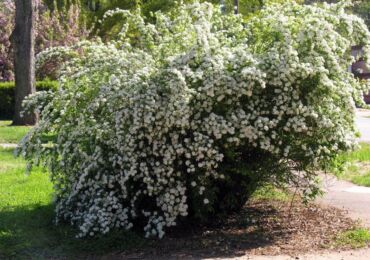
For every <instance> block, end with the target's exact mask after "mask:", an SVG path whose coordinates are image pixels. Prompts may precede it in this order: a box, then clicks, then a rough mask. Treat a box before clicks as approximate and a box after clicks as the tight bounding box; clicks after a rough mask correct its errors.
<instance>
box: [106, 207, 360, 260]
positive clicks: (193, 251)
mask: <svg viewBox="0 0 370 260" xmlns="http://www.w3.org/2000/svg"><path fill="white" fill-rule="evenodd" d="M356 225H357V223H356V222H355V221H353V220H351V219H350V218H348V217H347V216H346V213H345V212H344V211H342V210H339V209H336V208H332V207H325V206H321V205H317V204H309V205H304V204H302V203H301V202H300V201H299V200H295V201H294V203H291V202H290V201H271V200H253V201H250V202H249V203H248V204H247V205H246V206H245V207H244V209H243V211H242V212H241V213H239V214H234V215H232V216H230V217H228V218H227V219H220V220H218V221H217V222H215V223H213V224H212V225H210V226H207V227H205V226H196V225H191V226H187V227H184V226H183V227H181V228H176V229H173V230H171V232H169V233H168V234H167V236H166V237H165V238H164V239H162V240H160V241H157V240H155V241H154V240H153V241H152V243H150V245H149V246H148V247H147V248H145V249H143V248H141V249H138V250H133V251H131V252H116V253H114V254H110V255H107V256H106V257H104V258H105V259H115V258H117V259H118V258H120V259H178V258H180V259H182V258H185V259H189V258H201V257H206V258H212V257H235V256H243V255H282V254H285V255H292V256H294V255H298V254H302V253H310V252H317V251H318V250H328V249H348V246H343V245H342V246H339V247H340V248H338V246H337V245H335V243H333V241H334V239H335V238H336V237H337V235H338V234H339V233H341V232H344V231H347V230H350V229H352V228H353V227H355V226H356Z"/></svg>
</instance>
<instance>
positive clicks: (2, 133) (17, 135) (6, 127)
mask: <svg viewBox="0 0 370 260" xmlns="http://www.w3.org/2000/svg"><path fill="white" fill-rule="evenodd" d="M11 123H12V122H11V121H0V143H18V142H19V141H20V140H21V139H22V137H23V136H24V135H25V134H26V133H27V132H28V131H29V130H30V128H31V127H30V126H11Z"/></svg>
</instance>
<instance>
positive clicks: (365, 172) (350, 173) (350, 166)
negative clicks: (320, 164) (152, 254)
mask: <svg viewBox="0 0 370 260" xmlns="http://www.w3.org/2000/svg"><path fill="white" fill-rule="evenodd" d="M338 162H341V163H344V167H343V170H342V171H339V172H337V173H336V175H337V176H338V177H339V178H341V179H345V180H348V181H351V182H353V183H355V184H357V185H361V186H367V187H370V144H366V143H362V144H361V146H360V148H359V149H358V150H356V151H353V152H349V153H345V154H342V155H340V156H339V158H338Z"/></svg>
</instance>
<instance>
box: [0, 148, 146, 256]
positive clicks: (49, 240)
mask: <svg viewBox="0 0 370 260" xmlns="http://www.w3.org/2000/svg"><path fill="white" fill-rule="evenodd" d="M25 166H26V163H25V161H24V160H22V159H19V158H18V159H16V158H14V156H13V150H12V149H3V148H0V259H9V258H12V259H13V258H15V259H50V258H63V259H79V258H86V257H87V256H88V255H90V256H91V255H101V254H105V253H107V252H111V251H116V250H118V251H119V250H126V249H128V248H132V247H140V246H141V245H144V244H145V243H147V242H146V241H145V240H144V239H143V238H141V236H139V235H136V234H134V233H131V232H130V233H129V232H123V231H122V232H118V231H117V232H112V233H110V234H109V235H106V236H101V237H97V238H94V239H91V238H89V239H76V238H75V235H76V230H75V229H74V228H72V227H70V226H69V225H65V224H63V225H55V224H54V218H55V215H54V205H53V203H52V200H53V188H52V184H51V182H50V181H49V176H48V173H47V172H44V171H43V170H42V169H40V168H36V169H33V170H32V172H31V173H30V174H29V175H26V174H25Z"/></svg>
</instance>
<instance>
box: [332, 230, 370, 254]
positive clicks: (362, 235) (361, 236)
mask: <svg viewBox="0 0 370 260" xmlns="http://www.w3.org/2000/svg"><path fill="white" fill-rule="evenodd" d="M335 243H336V244H337V245H341V246H343V245H349V246H350V247H351V248H353V249H355V248H361V247H365V246H367V245H368V244H370V231H369V230H368V229H366V228H356V229H353V230H349V231H346V232H344V233H341V234H339V235H338V237H337V238H336V241H335Z"/></svg>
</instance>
